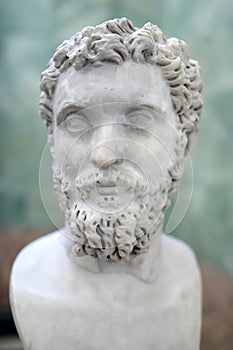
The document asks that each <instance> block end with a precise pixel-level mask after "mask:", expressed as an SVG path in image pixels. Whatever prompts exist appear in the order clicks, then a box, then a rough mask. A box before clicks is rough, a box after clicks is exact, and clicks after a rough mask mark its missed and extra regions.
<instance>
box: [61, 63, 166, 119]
mask: <svg viewBox="0 0 233 350" xmlns="http://www.w3.org/2000/svg"><path fill="white" fill-rule="evenodd" d="M108 102H125V103H127V104H128V103H129V104H133V103H138V104H153V105H155V107H159V108H160V109H162V110H163V111H166V110H167V109H171V108H172V106H171V98H170V90H169V87H168V85H167V84H166V82H165V81H164V79H163V77H162V72H161V69H160V68H159V67H158V66H156V65H151V64H147V63H144V64H138V63H135V62H132V61H127V62H124V63H122V64H120V65H116V64H112V63H103V64H102V65H101V66H99V67H95V66H93V65H91V64H89V65H87V66H85V67H84V68H82V69H80V70H76V69H75V68H73V67H70V68H69V69H67V70H66V71H65V72H64V73H62V74H61V75H60V77H59V80H58V83H57V86H56V90H55V95H54V112H55V114H56V112H58V111H59V110H60V109H61V108H62V107H64V104H66V103H72V104H76V105H79V106H83V107H89V106H95V105H99V104H102V103H108Z"/></svg>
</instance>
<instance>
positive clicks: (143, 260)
mask: <svg viewBox="0 0 233 350" xmlns="http://www.w3.org/2000/svg"><path fill="white" fill-rule="evenodd" d="M160 231H161V230H159V231H158V232H156V233H155V234H153V235H152V236H151V246H150V249H149V251H148V252H147V253H144V254H141V255H135V256H134V255H132V256H131V257H130V259H129V261H119V262H113V261H102V260H100V259H98V258H94V257H91V256H84V257H76V256H74V254H73V253H72V245H73V241H72V240H71V239H67V237H63V240H64V244H65V245H66V247H67V250H68V254H69V256H70V258H71V259H72V260H73V261H74V263H75V264H77V265H79V266H80V267H81V268H83V269H86V270H88V271H91V272H94V273H118V274H125V273H127V274H130V275H133V276H134V277H136V278H138V279H140V280H143V281H144V282H147V283H152V282H154V281H155V279H156V278H157V276H158V272H159V268H160V238H161V234H160Z"/></svg>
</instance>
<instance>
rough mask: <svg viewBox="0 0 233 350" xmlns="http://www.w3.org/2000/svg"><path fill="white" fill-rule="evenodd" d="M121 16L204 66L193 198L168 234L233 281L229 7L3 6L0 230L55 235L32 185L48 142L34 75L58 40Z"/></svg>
mask: <svg viewBox="0 0 233 350" xmlns="http://www.w3.org/2000/svg"><path fill="white" fill-rule="evenodd" d="M122 16H126V17H128V18H130V19H131V20H132V21H133V23H134V24H135V25H136V26H141V25H143V24H144V23H145V22H148V21H151V22H152V23H156V24H158V25H159V26H160V27H161V29H162V30H163V31H164V33H165V34H166V36H167V37H170V36H177V37H179V38H182V39H184V40H185V41H187V42H188V43H189V44H190V46H191V56H192V57H193V58H196V59H198V60H199V62H200V64H201V66H202V77H203V80H204V85H205V108H204V113H203V120H202V123H201V127H200V134H199V140H198V143H197V145H196V148H195V151H194V153H193V157H192V159H193V167H194V176H195V177H194V191H193V196H192V201H191V205H190V207H189V210H188V212H187V214H186V216H185V218H184V219H183V221H182V222H181V224H180V225H179V226H178V227H177V228H176V230H175V231H174V232H173V233H172V234H174V235H175V236H177V237H179V238H181V239H183V240H184V241H186V242H188V243H189V244H190V245H191V246H192V247H193V249H194V250H195V251H196V253H197V255H198V257H199V258H200V259H203V260H207V261H209V262H212V263H216V264H218V265H220V266H221V267H223V268H224V269H225V270H227V271H229V272H231V273H232V274H233V255H232V248H233V201H232V198H233V186H232V177H233V159H232V154H233V117H232V111H233V69H232V65H233V42H232V36H233V2H232V0H221V1H220V0H211V1H205V2H204V1H201V0H196V1H187V0H169V1H168V0H167V1H162V0H154V1H153V0H144V1H141V2H137V3H136V2H135V1H133V0H126V1H123V0H78V1H77V0H40V1H36V0H9V1H4V0H1V1H0V28H1V38H0V72H1V83H0V118H1V123H0V147H1V152H0V198H1V201H0V227H1V228H3V229H4V228H6V227H7V228H9V227H10V228H12V227H14V228H17V229H19V230H22V229H31V230H34V231H35V230H45V229H52V228H53V224H52V222H51V221H50V219H49V217H48V215H47V213H46V211H45V209H44V206H43V204H42V201H41V197H40V190H39V180H38V173H39V164H40V159H41V155H42V152H43V148H44V145H45V143H46V133H45V130H44V127H43V123H42V121H41V120H40V118H39V115H38V111H37V105H38V98H39V78H40V73H41V71H42V70H43V69H44V68H45V67H46V65H47V62H48V60H49V59H50V57H51V56H52V54H53V52H54V50H55V48H56V47H57V46H58V44H60V42H61V41H62V40H64V39H66V38H69V37H70V36H71V35H72V34H74V33H75V32H77V31H79V30H80V29H81V28H82V27H83V26H86V25H96V24H99V23H100V22H102V21H104V20H107V19H109V18H113V17H122ZM46 171H47V172H48V173H49V166H48V169H47V170H46ZM46 171H45V173H46ZM47 183H48V185H47V187H46V185H45V189H44V192H45V195H46V193H47V197H48V198H47V199H48V200H49V198H50V192H49V188H50V182H49V180H48V181H47Z"/></svg>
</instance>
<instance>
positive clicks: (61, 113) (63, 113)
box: [56, 102, 87, 126]
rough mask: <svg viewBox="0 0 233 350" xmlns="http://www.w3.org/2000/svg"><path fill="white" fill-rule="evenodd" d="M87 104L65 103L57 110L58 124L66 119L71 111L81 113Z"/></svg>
mask: <svg viewBox="0 0 233 350" xmlns="http://www.w3.org/2000/svg"><path fill="white" fill-rule="evenodd" d="M85 108H87V106H84V105H83V106H78V105H76V104H75V103H67V102H66V103H65V104H64V105H63V106H62V107H61V108H60V109H59V110H58V112H57V118H56V119H57V126H59V125H60V124H61V123H62V122H64V121H65V120H66V118H67V117H68V116H69V114H71V113H80V112H82V110H84V109H85Z"/></svg>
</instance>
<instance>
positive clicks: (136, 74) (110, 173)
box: [40, 18, 202, 261]
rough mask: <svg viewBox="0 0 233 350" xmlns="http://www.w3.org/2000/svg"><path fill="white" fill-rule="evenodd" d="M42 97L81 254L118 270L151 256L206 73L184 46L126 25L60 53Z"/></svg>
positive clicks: (101, 30) (192, 132) (119, 22)
mask: <svg viewBox="0 0 233 350" xmlns="http://www.w3.org/2000/svg"><path fill="white" fill-rule="evenodd" d="M41 91H42V93H41V97H40V114H41V116H42V118H43V119H44V121H45V124H46V128H47V132H48V136H49V142H50V144H51V150H52V155H53V174H54V184H55V191H56V192H57V194H58V199H59V203H60V206H61V209H62V210H63V211H64V212H65V216H66V228H67V230H68V232H69V233H70V234H71V235H72V237H73V240H74V252H75V254H76V255H77V256H83V255H91V256H94V257H98V258H100V259H104V260H108V259H109V260H112V261H119V260H121V259H129V258H130V256H133V255H138V254H141V253H143V252H146V251H147V250H148V248H149V245H150V237H151V235H152V234H156V233H158V232H159V231H160V230H161V227H162V223H163V218H164V212H165V209H166V208H167V207H168V206H169V203H170V198H171V195H172V194H173V193H174V192H175V189H176V185H177V181H178V179H179V178H180V177H181V175H182V172H183V167H184V163H185V159H186V156H187V153H188V152H189V150H190V148H191V146H192V144H193V142H194V139H195V136H196V134H197V130H198V122H199V120H200V116H201V110H202V96H201V92H202V82H201V79H200V70H199V65H198V63H197V61H194V60H192V59H190V57H189V50H188V46H187V44H186V43H185V42H183V41H181V40H178V39H175V38H171V39H166V37H165V36H164V34H163V33H162V32H161V30H160V29H159V28H158V27H157V26H155V25H153V24H151V23H147V24H145V25H144V26H143V27H142V28H136V27H134V26H133V24H132V23H131V22H130V21H129V20H128V19H126V18H122V19H114V20H110V21H107V22H104V23H103V24H101V25H99V26H97V27H86V28H84V29H83V30H82V31H81V32H79V33H77V34H75V35H74V36H73V37H71V38H70V39H69V40H66V41H64V42H63V43H62V44H61V45H60V46H59V47H58V48H57V50H56V52H55V54H54V56H53V57H52V59H51V60H50V62H49V65H48V68H47V69H46V70H45V71H44V72H43V73H42V77H41Z"/></svg>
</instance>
